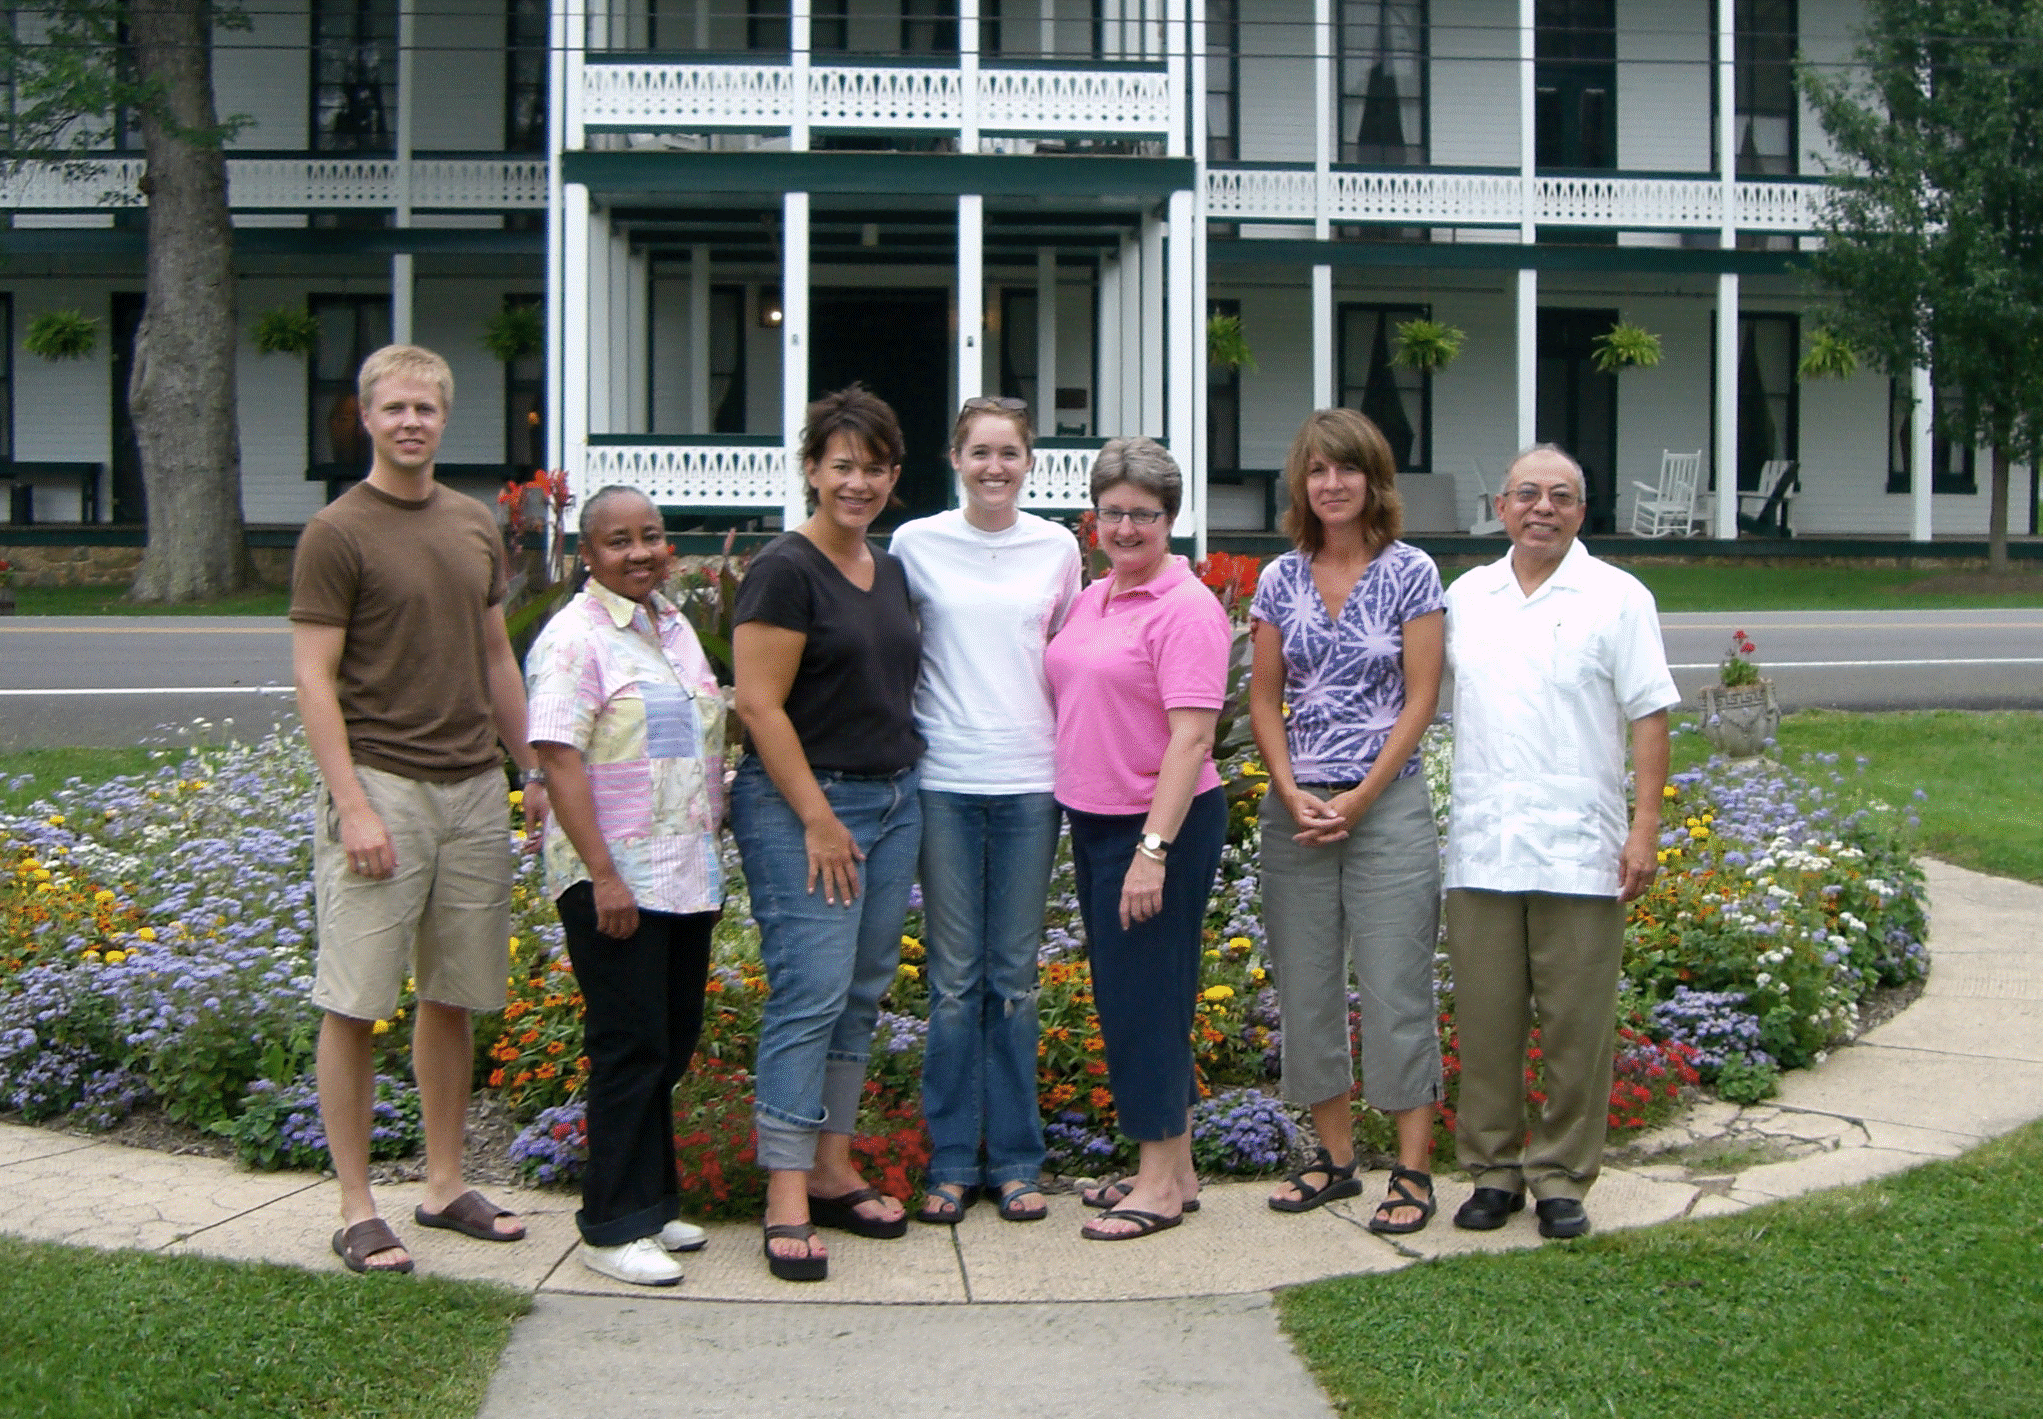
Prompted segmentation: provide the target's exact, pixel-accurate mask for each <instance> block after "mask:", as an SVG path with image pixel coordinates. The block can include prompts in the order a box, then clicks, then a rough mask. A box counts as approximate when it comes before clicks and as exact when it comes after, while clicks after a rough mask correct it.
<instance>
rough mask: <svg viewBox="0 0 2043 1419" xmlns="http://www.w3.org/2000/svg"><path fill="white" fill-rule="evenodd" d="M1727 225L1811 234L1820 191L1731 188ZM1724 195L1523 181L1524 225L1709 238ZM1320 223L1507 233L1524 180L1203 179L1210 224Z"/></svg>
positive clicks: (1669, 180)
mask: <svg viewBox="0 0 2043 1419" xmlns="http://www.w3.org/2000/svg"><path fill="white" fill-rule="evenodd" d="M1730 191H1731V202H1732V208H1733V210H1732V211H1731V213H1730V214H1729V215H1730V218H1731V222H1732V224H1733V225H1735V226H1736V227H1737V229H1738V230H1739V231H1741V232H1765V233H1784V234H1796V235H1801V234H1808V233H1812V232H1814V231H1815V230H1816V229H1817V218H1818V217H1819V215H1820V212H1821V204H1822V201H1823V195H1822V194H1823V192H1824V185H1823V184H1822V183H1821V182H1816V181H1808V180H1800V181H1798V180H1794V179H1777V180H1769V181H1760V182H1751V181H1739V182H1734V183H1732V184H1731V188H1730ZM1724 201H1725V187H1724V184H1723V182H1721V181H1720V180H1719V179H1717V178H1714V177H1701V176H1697V177H1688V176H1660V175H1652V174H1627V173H1607V174H1606V173H1590V174H1574V175H1566V176H1537V177H1534V178H1533V179H1532V194H1531V206H1532V212H1531V219H1532V221H1533V222H1534V223H1535V224H1537V225H1539V226H1543V227H1583V228H1600V229H1604V230H1620V231H1675V232H1681V231H1718V230H1720V229H1721V228H1722V226H1723V225H1724V222H1725V215H1726V214H1725V212H1724ZM1322 213H1323V214H1324V215H1325V216H1326V217H1327V219H1328V220H1329V221H1332V222H1337V223H1378V224H1391V225H1399V226H1437V227H1516V226H1518V225H1519V224H1520V223H1521V222H1523V221H1524V220H1525V218H1526V190H1525V180H1524V179H1523V178H1522V177H1521V176H1520V175H1519V174H1518V173H1515V172H1503V171H1496V170H1487V171H1468V170H1454V169H1441V168H1401V169H1387V170H1386V169H1379V170H1374V171H1362V170H1355V169H1342V168H1336V169H1333V170H1330V171H1328V172H1327V173H1326V174H1324V176H1322V175H1321V174H1319V173H1317V172H1315V171H1314V170H1313V169H1312V168H1310V167H1305V166H1288V167H1278V166H1246V165H1243V166H1224V167H1213V168H1210V169H1208V170H1207V173H1206V215H1207V216H1208V217H1209V218H1211V219H1212V220H1214V221H1217V222H1271V223H1283V224H1300V223H1307V222H1311V221H1314V220H1315V219H1317V218H1318V217H1319V216H1320V215H1322Z"/></svg>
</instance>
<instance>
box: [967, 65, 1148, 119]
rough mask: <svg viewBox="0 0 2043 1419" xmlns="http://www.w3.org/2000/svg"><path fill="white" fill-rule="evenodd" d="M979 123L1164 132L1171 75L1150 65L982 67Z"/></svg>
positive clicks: (980, 72) (980, 73)
mask: <svg viewBox="0 0 2043 1419" xmlns="http://www.w3.org/2000/svg"><path fill="white" fill-rule="evenodd" d="M979 126H980V127H981V128H984V129H988V130H991V131H996V132H1001V133H1122V134H1137V133H1141V134H1151V133H1159V134H1160V133H1164V132H1167V131H1168V130H1169V128H1170V76H1169V75H1167V74H1165V73H1164V72H1163V71H1162V70H1154V71H1151V70H1146V69H1098V70H1094V69H982V70H980V71H979Z"/></svg>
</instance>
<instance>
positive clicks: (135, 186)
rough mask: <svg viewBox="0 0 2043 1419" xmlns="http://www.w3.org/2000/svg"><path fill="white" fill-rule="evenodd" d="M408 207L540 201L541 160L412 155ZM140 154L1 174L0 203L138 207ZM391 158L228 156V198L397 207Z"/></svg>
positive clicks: (489, 206)
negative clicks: (410, 188) (410, 189)
mask: <svg viewBox="0 0 2043 1419" xmlns="http://www.w3.org/2000/svg"><path fill="white" fill-rule="evenodd" d="M411 171H412V194H411V200H412V205H413V206H414V207H423V208H428V209H441V210H445V209H450V208H451V209H457V210H476V209H481V210H487V211H501V210H503V209H504V208H507V207H517V208H531V207H544V206H545V205H546V161H545V159H543V158H417V159H414V160H413V162H412V165H411ZM142 172H143V163H142V160H141V159H139V158H94V159H86V160H81V161H79V162H75V163H36V164H31V165H25V166H23V167H22V168H20V169H18V170H17V171H15V172H13V173H11V174H7V175H6V176H5V177H4V179H0V207H12V208H30V209H34V208H50V209H63V208H111V207H140V206H143V205H145V199H144V198H143V196H142V193H141V188H140V183H141V178H142ZM397 179H398V172H397V160H396V159H395V158H229V159H228V160H227V202H228V205H229V206H231V207H235V208H240V209H243V210H247V209H257V208H286V209H292V210H303V209H306V208H324V207H393V206H395V205H397V185H398V184H397Z"/></svg>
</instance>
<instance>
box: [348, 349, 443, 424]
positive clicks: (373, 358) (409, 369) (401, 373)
mask: <svg viewBox="0 0 2043 1419" xmlns="http://www.w3.org/2000/svg"><path fill="white" fill-rule="evenodd" d="M392 376H396V377H398V378H400V379H406V378H408V379H419V380H425V381H428V382H429V383H432V384H437V385H439V386H440V402H441V404H442V405H444V406H445V407H446V408H447V409H452V408H453V407H454V371H453V370H452V369H451V368H449V366H448V364H447V362H446V360H444V359H442V358H441V357H440V356H439V355H436V354H434V353H433V352H432V351H431V350H428V349H426V348H425V347H424V346H423V345H385V346H384V347H383V348H382V349H380V350H377V351H375V352H374V353H372V354H371V355H370V356H369V358H368V359H366V360H364V361H362V368H361V371H360V373H358V374H356V376H355V397H356V398H357V399H359V400H360V401H361V403H362V407H363V408H364V409H367V408H368V407H369V405H370V403H371V396H372V395H373V394H374V393H375V391H376V386H377V385H378V384H379V383H380V382H382V381H383V380H386V379H389V378H391V377H392Z"/></svg>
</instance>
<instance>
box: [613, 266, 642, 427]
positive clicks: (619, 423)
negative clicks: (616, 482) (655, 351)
mask: <svg viewBox="0 0 2043 1419" xmlns="http://www.w3.org/2000/svg"><path fill="white" fill-rule="evenodd" d="M609 270H610V308H609V310H608V312H606V313H607V315H608V316H609V321H610V370H609V374H610V381H609V384H610V387H609V391H608V392H609V395H610V428H609V430H608V432H610V433H613V434H627V433H634V432H636V430H635V429H634V428H633V426H632V422H631V386H632V383H633V376H634V375H635V374H636V372H637V364H638V362H637V361H636V360H635V359H634V358H633V357H632V356H633V350H632V345H633V341H632V338H631V337H632V329H631V240H630V238H629V237H627V236H625V234H624V233H623V232H620V231H614V230H613V231H612V232H611V233H610V267H609Z"/></svg>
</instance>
